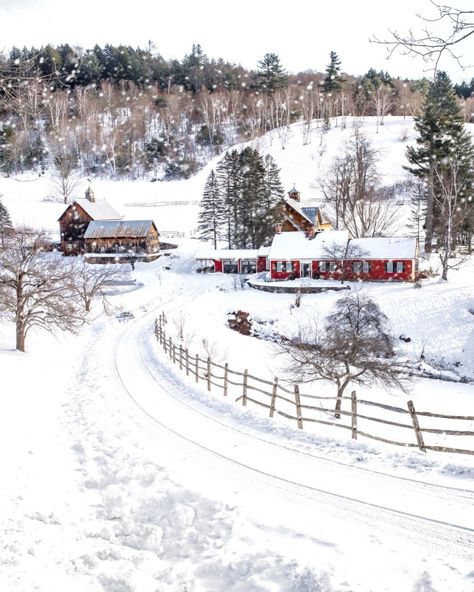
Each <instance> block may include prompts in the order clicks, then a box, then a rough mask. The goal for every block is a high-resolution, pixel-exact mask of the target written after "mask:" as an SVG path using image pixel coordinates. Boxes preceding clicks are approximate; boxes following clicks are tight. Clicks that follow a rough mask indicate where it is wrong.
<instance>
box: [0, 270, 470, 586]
mask: <svg viewBox="0 0 474 592" xmlns="http://www.w3.org/2000/svg"><path fill="white" fill-rule="evenodd" d="M186 280H187V281H188V278H186ZM191 284H192V280H191ZM196 286H197V284H196V285H195V286H194V288H196V289H197V287H196ZM194 288H193V287H192V285H191V288H187V289H186V290H183V289H182V283H181V282H180V279H179V278H177V279H176V281H174V282H173V281H169V286H166V287H161V288H156V287H154V288H153V289H150V290H148V289H147V287H146V286H145V287H144V288H143V289H142V290H137V291H135V292H133V293H131V294H130V301H128V304H131V303H132V301H133V305H132V308H133V310H134V312H135V316H136V319H135V320H132V321H130V322H128V323H119V322H118V321H116V320H114V319H109V318H106V317H104V316H102V317H99V318H97V319H96V320H95V321H94V322H93V323H92V324H91V326H90V327H88V328H87V329H85V330H84V332H83V334H82V336H81V337H79V338H71V340H70V341H66V342H65V344H64V346H62V345H61V344H60V343H58V344H55V342H54V341H52V340H51V341H48V342H45V346H44V353H43V352H39V353H38V354H37V357H36V358H35V357H31V358H30V357H29V356H26V357H21V356H20V354H15V353H14V352H3V354H4V355H3V357H2V360H4V361H7V360H8V359H10V365H11V368H10V365H9V367H8V368H6V367H3V369H2V370H3V372H4V373H5V372H6V376H7V379H6V380H7V382H8V381H11V383H12V384H13V380H15V383H16V385H17V392H18V394H17V398H18V404H17V406H16V407H15V405H14V399H13V398H11V397H10V398H11V405H12V406H11V410H10V415H9V416H7V415H5V416H4V417H3V418H0V426H1V428H2V430H4V431H5V433H4V434H2V433H0V443H2V444H3V446H4V448H3V449H4V451H6V450H11V451H12V452H11V457H9V456H8V455H6V454H4V455H3V457H2V465H1V471H2V477H3V478H4V483H3V484H2V487H1V488H0V494H1V500H2V504H1V505H0V526H1V536H2V547H1V552H0V589H1V590H2V591H3V590H5V591H7V592H31V590H38V591H39V592H64V590H65V589H67V590H68V591H69V592H104V591H105V592H176V591H177V592H211V591H212V592H223V591H225V592H335V591H337V592H349V591H351V592H400V591H405V590H407V591H408V592H445V591H451V590H453V591H454V590H455V591H456V592H471V591H472V588H473V579H474V574H473V572H472V549H473V548H474V533H473V530H474V522H473V515H472V507H473V499H474V497H473V492H472V490H471V489H469V485H470V482H469V481H468V480H467V479H462V478H450V477H449V474H448V473H449V466H448V467H447V468H448V470H447V471H440V470H437V469H439V467H440V463H439V459H438V460H437V456H436V455H429V456H427V457H425V456H424V455H422V454H421V453H418V452H416V451H415V452H408V451H407V452H405V451H403V450H402V451H400V452H399V451H396V452H395V453H392V452H387V449H386V448H383V447H381V448H377V447H373V446H368V445H367V444H364V443H361V442H351V443H344V442H341V441H338V440H328V439H321V438H318V437H316V436H315V435H314V434H313V435H312V434H309V433H307V432H301V431H298V430H295V429H293V428H290V427H288V426H286V425H284V424H279V423H278V422H276V421H271V420H269V419H267V418H261V417H259V416H257V415H255V414H254V413H253V412H252V410H251V409H247V408H242V407H240V406H238V405H235V404H232V403H231V402H230V401H226V400H225V399H224V398H223V397H216V396H214V395H213V394H211V395H208V394H207V393H206V392H205V391H204V390H200V389H199V388H196V387H195V385H194V384H193V383H192V382H190V381H188V382H187V381H186V379H185V377H184V376H182V375H180V374H179V370H177V368H173V367H171V366H170V364H169V362H168V360H167V359H166V358H165V357H164V356H163V354H162V353H161V352H160V351H159V348H157V346H156V342H155V341H154V336H153V332H152V329H153V322H154V319H155V318H156V316H157V315H158V314H159V312H160V311H162V310H165V311H166V313H167V315H169V316H172V314H173V312H176V311H179V310H183V308H185V306H186V304H187V303H188V302H189V301H190V300H191V299H193V298H194V297H195V292H194ZM147 290H148V291H147ZM124 298H125V297H123V298H122V296H120V299H121V301H122V300H123V302H124V303H126V302H127V300H126V298H125V299H124ZM68 339H69V338H68ZM37 349H38V348H37ZM15 365H17V367H16V366H15ZM15 368H16V369H15ZM28 373H31V376H28ZM5 396H6V395H5ZM25 410H27V413H25ZM9 424H11V425H12V429H11V431H10V432H8V429H9ZM3 435H4V438H3V439H2V438H1V436H3ZM8 447H9V448H8ZM452 460H453V459H451V458H449V460H447V461H446V462H447V465H449V463H450V462H451V461H452ZM411 465H412V467H411ZM460 467H462V459H460V462H459V464H458V465H456V466H454V467H453V470H452V472H453V474H456V472H458V473H459V472H460Z"/></svg>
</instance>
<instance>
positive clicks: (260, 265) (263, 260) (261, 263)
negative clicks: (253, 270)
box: [257, 257, 267, 272]
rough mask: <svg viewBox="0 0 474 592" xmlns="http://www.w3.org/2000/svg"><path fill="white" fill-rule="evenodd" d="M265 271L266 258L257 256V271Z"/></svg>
mask: <svg viewBox="0 0 474 592" xmlns="http://www.w3.org/2000/svg"><path fill="white" fill-rule="evenodd" d="M260 271H267V258H266V257H258V259H257V272H260Z"/></svg>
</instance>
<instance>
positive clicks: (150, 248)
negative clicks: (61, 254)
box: [84, 220, 160, 263]
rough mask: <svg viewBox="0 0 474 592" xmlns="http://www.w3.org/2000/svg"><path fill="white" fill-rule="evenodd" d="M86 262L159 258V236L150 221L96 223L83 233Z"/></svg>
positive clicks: (104, 221)
mask: <svg viewBox="0 0 474 592" xmlns="http://www.w3.org/2000/svg"><path fill="white" fill-rule="evenodd" d="M84 241H85V250H86V255H85V256H86V259H87V261H89V262H90V263H99V262H108V261H117V262H121V261H122V262H124V263H125V262H127V263H129V262H134V261H152V260H153V259H156V258H157V257H159V251H160V241H159V233H158V230H157V228H156V226H155V223H154V222H153V220H100V221H93V222H90V223H89V226H88V227H87V230H86V232H85V234H84Z"/></svg>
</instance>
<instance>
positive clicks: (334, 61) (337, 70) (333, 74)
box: [324, 51, 343, 93]
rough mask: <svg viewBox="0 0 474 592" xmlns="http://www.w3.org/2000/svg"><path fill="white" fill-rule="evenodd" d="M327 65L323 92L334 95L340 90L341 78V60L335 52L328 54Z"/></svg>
mask: <svg viewBox="0 0 474 592" xmlns="http://www.w3.org/2000/svg"><path fill="white" fill-rule="evenodd" d="M329 60H330V61H329V64H328V65H327V66H326V76H325V78H324V92H325V93H335V92H339V91H340V90H341V88H342V83H343V78H342V75H341V60H340V59H339V56H338V55H337V53H336V52H335V51H331V53H330V54H329Z"/></svg>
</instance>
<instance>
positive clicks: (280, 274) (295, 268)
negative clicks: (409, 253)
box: [270, 261, 300, 280]
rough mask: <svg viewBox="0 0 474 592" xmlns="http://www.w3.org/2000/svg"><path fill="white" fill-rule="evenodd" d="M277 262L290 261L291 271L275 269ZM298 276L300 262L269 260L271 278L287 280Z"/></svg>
mask: <svg viewBox="0 0 474 592" xmlns="http://www.w3.org/2000/svg"><path fill="white" fill-rule="evenodd" d="M277 263H291V264H292V271H277ZM299 276H300V262H299V261H271V262H270V277H271V278H272V279H273V280H287V279H289V278H290V277H293V278H294V277H299Z"/></svg>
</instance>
